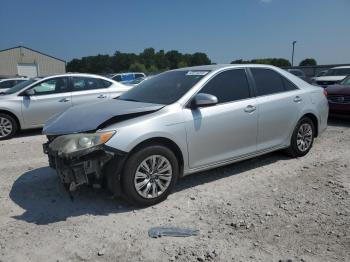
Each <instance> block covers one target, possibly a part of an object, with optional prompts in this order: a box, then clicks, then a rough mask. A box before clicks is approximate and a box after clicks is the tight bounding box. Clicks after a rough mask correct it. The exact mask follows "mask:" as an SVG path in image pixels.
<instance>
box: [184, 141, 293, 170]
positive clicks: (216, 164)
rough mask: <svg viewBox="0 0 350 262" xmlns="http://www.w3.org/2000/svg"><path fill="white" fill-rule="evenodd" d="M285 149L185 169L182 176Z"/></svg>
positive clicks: (265, 151) (278, 148)
mask: <svg viewBox="0 0 350 262" xmlns="http://www.w3.org/2000/svg"><path fill="white" fill-rule="evenodd" d="M287 147H288V146H285V145H283V146H277V147H272V148H269V149H265V150H260V151H257V152H255V153H252V154H246V155H243V156H239V157H235V158H230V159H228V160H224V161H219V162H216V163H213V164H209V165H205V166H200V167H197V168H190V169H187V170H185V171H184V176H187V175H190V174H194V173H197V172H201V171H206V170H210V169H213V168H217V167H221V166H226V165H229V164H233V163H236V162H240V161H243V160H247V159H250V158H254V157H257V156H261V155H265V154H268V153H271V152H274V151H278V150H281V149H285V148H287Z"/></svg>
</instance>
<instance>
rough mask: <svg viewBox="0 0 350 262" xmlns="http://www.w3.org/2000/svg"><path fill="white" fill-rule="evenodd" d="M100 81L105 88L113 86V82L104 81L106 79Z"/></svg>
mask: <svg viewBox="0 0 350 262" xmlns="http://www.w3.org/2000/svg"><path fill="white" fill-rule="evenodd" d="M100 81H101V82H102V85H103V86H104V87H110V86H111V85H112V82H109V81H107V80H104V79H100Z"/></svg>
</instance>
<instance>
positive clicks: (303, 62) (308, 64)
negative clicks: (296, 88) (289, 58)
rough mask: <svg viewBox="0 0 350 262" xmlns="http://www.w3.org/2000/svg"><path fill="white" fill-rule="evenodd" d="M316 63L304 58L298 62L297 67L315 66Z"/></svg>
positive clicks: (311, 59) (312, 59) (313, 60)
mask: <svg viewBox="0 0 350 262" xmlns="http://www.w3.org/2000/svg"><path fill="white" fill-rule="evenodd" d="M316 65H317V62H316V60H315V59H314V58H306V59H304V60H303V61H301V62H300V64H299V66H316Z"/></svg>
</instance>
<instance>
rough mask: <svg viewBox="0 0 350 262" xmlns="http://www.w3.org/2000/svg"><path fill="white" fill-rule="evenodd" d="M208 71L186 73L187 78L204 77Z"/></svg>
mask: <svg viewBox="0 0 350 262" xmlns="http://www.w3.org/2000/svg"><path fill="white" fill-rule="evenodd" d="M208 73H209V71H188V72H187V74H186V75H187V76H205V75H206V74H208Z"/></svg>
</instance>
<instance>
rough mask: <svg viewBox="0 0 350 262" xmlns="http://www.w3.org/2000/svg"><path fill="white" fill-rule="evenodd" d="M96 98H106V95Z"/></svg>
mask: <svg viewBox="0 0 350 262" xmlns="http://www.w3.org/2000/svg"><path fill="white" fill-rule="evenodd" d="M97 98H107V96H106V95H99V96H98V97H97Z"/></svg>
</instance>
